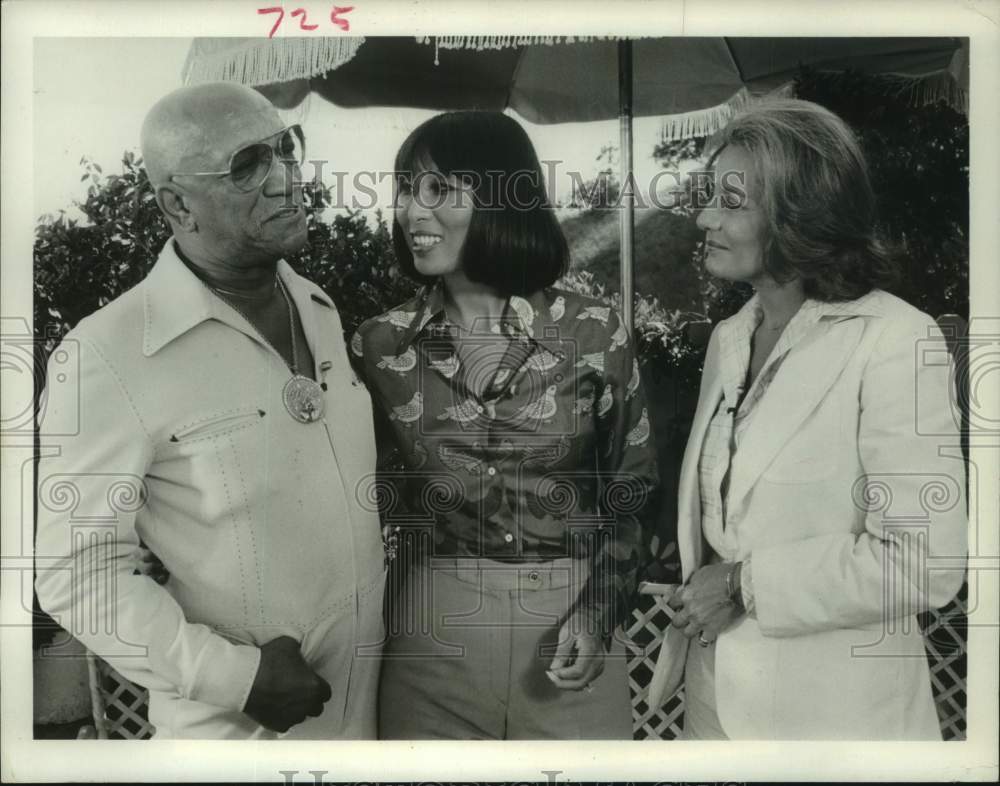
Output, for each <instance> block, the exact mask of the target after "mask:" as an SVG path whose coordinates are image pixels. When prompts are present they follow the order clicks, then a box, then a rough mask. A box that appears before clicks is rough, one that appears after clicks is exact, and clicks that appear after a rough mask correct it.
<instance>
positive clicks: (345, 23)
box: [257, 6, 354, 38]
mask: <svg viewBox="0 0 1000 786" xmlns="http://www.w3.org/2000/svg"><path fill="white" fill-rule="evenodd" d="M353 10H354V6H347V7H346V8H341V7H340V6H334V7H333V10H332V11H331V12H330V22H331V24H334V25H336V26H337V27H339V28H340V29H341V30H343V31H345V32H347V31H349V30H350V29H351V23H350V20H347V19H344V18H343V17H344V16H346V15H347V14H348V13H350V12H351V11H353ZM257 13H258V14H277V15H278V18H277V20H276V21H275V23H274V27H272V28H271V32H270V33H268V34H267V37H268V38H272V37H273V36H274V34H275V33H276V32H277V31H278V28H279V27H281V23H282V21H283V20H284V18H285V9H284V8H281V7H279V6H275V7H273V8H258V9H257ZM290 15H291V16H292V18H293V19H294V18H295V17H298V18H299V29H300V30H315V29H316V28H318V27H319V25H318V24H309V22H308V20H307V19H306V16H307V15H306V9H304V8H296V9H295V10H294V11H292V12H290Z"/></svg>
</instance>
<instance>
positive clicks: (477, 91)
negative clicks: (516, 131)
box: [183, 36, 968, 328]
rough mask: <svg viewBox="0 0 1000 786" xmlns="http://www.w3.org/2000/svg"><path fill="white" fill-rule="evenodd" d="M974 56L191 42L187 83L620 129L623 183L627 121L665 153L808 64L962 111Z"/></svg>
mask: <svg viewBox="0 0 1000 786" xmlns="http://www.w3.org/2000/svg"><path fill="white" fill-rule="evenodd" d="M967 46H968V44H967V39H964V40H963V39H958V38H723V37H717V38H710V37H670V38H639V39H621V40H617V39H613V38H593V37H576V38H574V37H552V36H549V37H539V36H453V37H442V38H412V37H400V38H396V37H378V38H371V37H370V38H367V39H365V38H358V37H353V38H352V37H336V38H322V37H315V38H272V39H267V38H259V39H258V38H251V39H246V38H243V39H240V38H196V39H194V41H193V43H192V46H191V50H190V52H189V55H188V59H187V61H186V63H185V66H184V72H183V79H184V81H185V82H186V83H188V84H197V83H200V82H208V81H237V82H241V83H243V84H247V85H251V86H253V87H256V88H257V89H259V90H260V91H261V92H262V93H264V94H265V95H267V96H268V98H270V99H271V100H272V101H273V102H274V103H275V104H276V105H277V106H279V107H281V108H284V109H289V108H292V107H294V106H297V105H298V104H299V103H300V102H301V101H302V100H303V99H304V98H305V97H306V96H307V95H308V94H309V93H310V92H315V93H317V94H319V95H320V96H322V97H323V98H325V99H326V100H329V101H332V102H333V103H335V104H337V105H339V106H343V107H365V106H406V107H416V108H425V109H438V110H442V111H443V110H450V109H490V110H497V111H502V110H505V109H513V110H514V111H515V112H517V113H518V114H519V115H521V116H522V117H524V118H525V119H526V120H529V121H531V122H533V123H565V122H582V121H591V120H609V119H612V118H616V117H617V118H619V135H620V144H621V148H620V149H621V182H622V183H627V182H629V181H630V179H631V173H632V119H633V117H636V116H640V117H651V116H655V117H662V118H663V125H662V137H663V139H664V140H676V139H683V138H687V137H694V136H704V135H706V134H710V133H713V132H714V131H717V130H718V129H720V128H721V127H722V126H724V125H725V124H726V122H727V121H728V120H729V119H730V118H731V117H732V116H733V114H734V113H735V112H736V111H737V110H738V109H739V108H740V107H741V106H743V105H745V104H746V103H747V102H748V101H749V100H750V99H751V96H752V95H753V94H757V93H762V92H769V91H771V90H774V89H775V88H778V87H781V86H782V85H784V84H786V83H788V82H789V81H790V80H791V79H792V78H793V77H794V74H795V72H796V71H797V70H798V69H799V67H800V66H803V65H805V66H810V67H813V68H816V69H818V70H828V71H841V70H846V69H852V70H856V71H860V72H864V73H869V74H879V75H882V76H883V77H884V83H885V87H886V91H887V92H892V93H895V94H902V95H905V96H906V97H908V98H909V100H910V101H911V102H912V103H914V104H924V103H931V102H935V101H939V100H944V101H947V102H948V103H950V104H951V105H952V106H954V107H956V108H958V109H960V110H961V111H965V109H966V103H967V86H968V49H967ZM622 207H623V209H622V211H621V212H620V222H619V227H620V238H621V294H622V304H623V311H624V317H625V319H626V322H627V324H628V327H629V328H631V327H632V309H631V307H630V305H631V303H632V300H633V283H632V281H633V278H632V274H633V271H632V258H633V240H632V233H633V226H634V205H633V201H632V198H631V194H630V193H629V192H628V191H626V192H625V194H624V195H623V205H622Z"/></svg>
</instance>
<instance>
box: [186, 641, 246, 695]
mask: <svg viewBox="0 0 1000 786" xmlns="http://www.w3.org/2000/svg"><path fill="white" fill-rule="evenodd" d="M259 667H260V649H259V648H258V647H254V646H253V645H250V644H233V643H232V642H230V641H227V640H226V639H224V638H222V637H221V636H219V635H217V634H216V635H213V636H212V637H211V638H210V639H209V640H208V642H207V643H206V645H205V647H204V649H203V650H202V652H201V655H200V657H199V658H198V663H197V664H196V667H195V678H194V682H193V684H192V685H191V691H190V696H188V697H187V698H190V699H193V700H195V701H201V702H205V703H206V704H213V705H215V706H217V707H225V708H226V709H231V710H238V711H239V712H242V711H243V708H244V707H245V706H246V703H247V699H249V698H250V690H251V689H252V688H253V682H254V679H255V678H256V677H257V669H258V668H259Z"/></svg>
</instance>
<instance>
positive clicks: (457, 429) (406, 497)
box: [351, 282, 658, 633]
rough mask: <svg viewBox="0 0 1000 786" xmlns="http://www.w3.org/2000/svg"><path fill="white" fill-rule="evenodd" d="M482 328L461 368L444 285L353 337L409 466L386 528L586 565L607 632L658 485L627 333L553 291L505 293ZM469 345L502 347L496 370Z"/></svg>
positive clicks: (622, 601)
mask: <svg viewBox="0 0 1000 786" xmlns="http://www.w3.org/2000/svg"><path fill="white" fill-rule="evenodd" d="M490 327H491V333H490V334H489V335H479V336H476V335H473V336H472V337H471V338H468V339H465V343H464V352H463V356H464V357H465V362H463V361H462V360H461V359H460V356H459V353H458V351H457V346H456V339H457V336H458V333H457V330H458V329H457V327H456V326H454V325H453V324H452V323H450V322H449V321H448V319H447V316H446V315H445V312H444V290H443V285H442V284H441V283H440V282H438V283H436V284H435V285H432V286H426V287H424V288H423V289H422V290H421V291H420V292H419V293H418V294H417V295H416V296H415V297H414V298H413V299H411V300H410V301H408V302H407V303H404V304H403V305H401V306H400V307H398V308H396V309H394V310H392V311H390V312H388V313H386V314H383V315H382V316H379V317H376V318H374V319H371V320H369V321H367V322H366V323H364V324H363V325H362V326H361V327H360V328H359V329H358V332H357V333H356V335H355V336H354V339H353V340H352V342H351V349H352V351H353V353H354V354H355V355H356V356H357V358H358V359H359V361H360V362H359V364H358V365H360V367H361V369H362V372H361V373H362V374H363V376H364V378H365V379H366V381H367V384H368V386H369V389H370V390H371V392H372V395H373V397H374V400H375V402H376V405H377V409H378V410H379V411H380V412H381V413H382V414H383V415H384V424H385V428H386V431H387V432H388V434H389V435H390V438H391V442H392V443H393V444H394V446H395V447H396V448H397V449H398V450H399V453H400V454H401V456H402V460H403V462H404V464H405V467H406V469H405V472H404V473H403V475H402V477H400V478H397V480H398V481H399V484H398V485H399V486H400V487H401V488H400V496H401V499H402V500H403V501H405V503H406V504H405V512H403V508H404V506H401V505H397V506H395V507H393V508H392V509H390V510H387V511H385V514H386V518H387V520H388V523H390V524H391V523H392V522H393V521H394V520H395V521H396V522H397V523H404V524H411V525H416V526H425V527H427V528H428V530H429V533H430V536H431V537H432V540H433V544H434V546H433V553H434V554H437V555H459V556H470V557H486V558H491V559H499V560H537V559H554V558H557V557H560V556H574V557H581V556H586V557H589V558H591V559H592V560H593V561H594V565H593V569H592V570H593V578H592V579H591V581H590V583H589V584H588V587H587V589H585V591H584V595H583V596H582V598H581V601H580V603H581V604H583V605H585V606H587V607H588V608H589V609H590V610H591V611H592V612H593V613H594V614H595V616H596V618H597V619H598V622H599V624H600V625H601V627H602V629H603V630H604V632H605V633H607V632H610V630H611V629H613V627H614V623H615V621H620V620H621V618H622V615H623V614H624V613H625V611H626V610H627V602H628V600H629V599H630V596H631V593H632V592H633V591H634V589H635V585H636V582H637V573H638V569H639V563H640V558H641V553H642V543H643V520H644V519H646V518H647V517H649V516H652V515H653V514H654V513H655V511H656V504H655V501H654V500H653V498H652V497H653V493H654V490H655V489H656V487H657V483H658V478H657V470H656V461H655V452H654V446H653V441H652V439H651V427H650V419H649V411H648V408H647V406H646V403H645V399H644V397H643V391H642V385H641V382H640V377H639V366H638V362H637V361H636V359H635V357H634V353H633V350H632V343H631V341H630V339H629V335H628V331H627V330H626V328H625V325H624V323H623V322H622V320H621V318H620V317H619V316H618V314H617V313H615V311H614V310H613V309H612V308H610V307H608V306H607V305H605V304H603V303H601V302H600V301H597V300H594V299H591V298H587V297H584V296H581V295H578V294H575V293H571V292H564V291H560V290H557V289H544V290H540V291H538V292H535V293H534V294H532V295H530V296H528V297H519V296H513V297H510V298H509V299H508V301H507V303H506V305H505V308H504V311H503V314H502V316H501V318H500V320H499V322H498V323H497V324H495V325H492V326H490ZM477 342H478V343H479V345H480V346H481V348H482V349H481V351H482V353H483V354H484V355H486V354H490V355H492V356H494V357H495V356H496V352H497V344H498V342H499V343H500V345H501V348H502V352H503V359H502V360H501V361H500V363H499V366H498V367H496V370H495V373H490V372H489V371H487V372H486V373H485V374H484V373H482V372H481V371H480V369H479V368H477V346H476V344H477ZM491 350H492V351H491ZM484 376H485V377H488V378H481V377H484ZM477 391H481V392H477Z"/></svg>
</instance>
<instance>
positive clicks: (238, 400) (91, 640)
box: [36, 241, 383, 738]
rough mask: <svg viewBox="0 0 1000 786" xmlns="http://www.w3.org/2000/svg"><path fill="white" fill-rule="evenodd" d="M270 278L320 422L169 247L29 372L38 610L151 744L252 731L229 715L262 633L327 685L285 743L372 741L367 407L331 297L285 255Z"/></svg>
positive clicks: (374, 640)
mask: <svg viewBox="0 0 1000 786" xmlns="http://www.w3.org/2000/svg"><path fill="white" fill-rule="evenodd" d="M278 273H279V275H280V276H281V279H282V281H283V282H284V283H285V284H286V285H287V288H288V291H289V294H290V295H291V297H292V299H293V301H294V303H295V306H296V308H297V310H298V313H299V315H300V317H301V320H302V326H303V329H304V332H305V335H306V338H307V340H308V343H309V347H310V349H311V351H312V354H313V357H314V359H315V366H316V370H317V374H320V375H322V376H323V378H324V380H325V382H326V385H327V390H326V393H325V396H326V416H325V418H323V419H322V420H321V421H318V422H314V423H309V424H303V423H300V422H297V421H296V420H294V419H293V418H292V417H291V416H290V415H289V413H288V412H287V411H286V409H285V406H284V403H283V399H282V389H283V387H284V385H285V383H286V382H287V380H288V379H289V378H290V376H291V374H290V372H289V370H288V367H287V366H286V365H285V363H284V362H283V361H282V359H281V358H280V356H279V355H278V354H277V353H276V352H275V351H274V350H272V349H270V348H269V347H267V346H266V345H265V344H264V343H263V341H262V340H261V338H260V337H259V335H258V334H257V333H256V331H255V330H254V329H253V328H252V326H251V325H250V324H249V323H248V322H247V321H246V320H245V319H244V318H243V317H242V316H240V314H239V313H237V312H236V311H235V310H233V309H232V308H231V307H230V306H228V305H227V304H226V303H224V302H223V301H222V300H220V299H219V298H218V297H217V296H215V295H214V294H213V293H212V292H211V291H210V290H209V289H208V288H207V287H206V286H205V285H204V284H203V283H201V282H200V281H199V280H198V279H197V278H196V277H195V276H194V275H193V274H192V273H191V272H190V271H189V270H188V269H187V268H186V267H185V266H184V264H183V263H182V262H181V261H180V259H179V258H178V257H177V255H176V253H175V251H174V248H173V242H172V241H168V242H167V244H166V246H165V247H164V249H163V251H162V253H161V255H160V258H159V260H158V261H157V263H156V265H155V266H154V268H153V270H152V271H151V272H150V274H149V276H148V277H147V278H146V279H145V280H144V281H143V282H142V283H140V284H139V285H138V286H136V287H135V288H134V289H132V290H131V291H129V292H127V293H125V294H124V295H122V296H121V297H120V298H118V299H117V300H115V301H113V302H112V303H109V304H108V305H107V306H105V307H104V308H102V309H100V310H99V311H98V312H96V313H95V314H93V315H91V316H90V317H88V318H87V319H85V320H83V321H82V322H81V323H80V324H79V325H78V326H77V327H76V328H75V329H74V330H72V331H71V332H70V333H69V335H68V336H67V337H66V338H65V339H64V340H63V342H62V344H61V345H60V346H59V347H58V348H57V350H56V352H61V353H67V354H66V355H61V356H60V361H61V362H60V363H59V364H58V366H59V369H60V371H58V372H56V371H55V364H50V370H51V373H52V376H51V378H49V379H48V384H47V390H46V396H45V399H44V402H43V410H42V413H41V425H40V446H41V458H40V461H39V468H38V496H37V506H38V508H37V509H38V517H37V518H38V532H37V540H36V555H37V582H36V587H37V592H38V597H39V600H40V602H41V604H42V607H43V608H44V609H45V610H46V611H47V612H48V613H50V614H51V615H53V616H54V617H55V619H56V620H57V621H58V622H59V623H60V624H61V625H62V626H63V627H65V628H66V629H68V630H69V631H70V632H71V633H72V634H73V635H74V636H76V637H77V638H78V639H80V640H81V641H82V642H83V643H84V644H85V645H86V646H87V647H89V648H90V649H91V650H93V651H94V652H95V653H97V655H99V656H101V657H102V658H105V659H106V660H108V661H109V662H110V663H111V664H112V665H113V666H114V668H115V669H117V670H118V671H119V672H121V673H122V674H124V675H125V676H126V677H128V678H129V679H131V680H133V681H135V682H137V683H139V684H141V685H144V686H146V687H148V688H149V690H150V693H151V695H150V720H151V721H152V722H153V724H154V725H155V726H156V727H157V731H158V736H167V737H170V736H184V737H266V736H270V733H269V732H266V730H264V729H262V728H261V727H259V726H258V725H257V724H255V723H254V722H253V721H252V720H250V718H249V717H247V716H246V715H244V714H243V713H242V709H243V707H244V705H245V703H246V700H247V697H248V695H249V692H250V689H251V686H252V684H253V680H254V676H255V674H256V671H257V666H258V663H259V659H260V651H259V650H258V649H257V646H259V645H261V644H264V643H266V642H267V641H270V640H271V639H274V638H276V637H278V636H281V635H288V636H292V637H293V638H295V639H296V640H298V641H299V642H301V649H302V653H303V656H304V657H305V659H306V661H307V662H308V663H309V664H310V665H311V666H312V667H313V668H314V669H315V670H316V671H317V672H318V673H319V674H320V675H321V676H323V677H324V678H325V679H326V680H327V681H328V682H329V683H330V685H331V687H332V689H333V698H332V699H331V701H330V702H328V703H327V705H326V707H325V711H324V714H323V716H322V717H320V718H317V719H311V720H309V721H308V722H307V723H304V724H302V725H300V726H298V727H295V728H294V729H293V730H292V732H291V733H292V734H293V735H301V736H304V737H314V738H315V737H322V738H332V737H340V736H348V737H371V736H374V733H375V725H374V724H375V692H376V687H377V675H378V653H379V646H380V641H381V639H382V633H383V630H382V622H381V608H382V592H383V549H382V540H381V532H380V527H379V519H378V514H377V511H376V509H375V505H374V504H372V502H371V498H372V496H373V495H371V494H370V486H371V484H372V473H374V470H375V447H374V438H373V425H372V414H371V402H370V398H369V396H368V393H367V392H366V390H365V388H364V387H363V386H362V385H361V384H360V383H359V382H358V381H357V380H356V378H355V377H354V375H353V373H352V371H351V368H350V365H349V362H348V359H347V354H346V351H345V346H344V341H343V334H342V330H341V323H340V319H339V316H338V314H337V311H336V309H335V308H334V305H333V303H332V302H331V301H330V299H329V298H328V297H327V296H326V295H325V294H324V293H323V291H322V290H320V289H319V288H318V287H316V286H315V285H313V284H312V283H310V282H308V281H306V280H305V279H303V278H301V277H300V276H298V275H296V274H295V273H294V272H293V271H292V269H291V268H290V267H289V266H288V265H287V264H286V263H285V262H280V263H279V267H278ZM67 358H68V362H69V365H70V366H71V367H73V366H75V369H74V370H72V371H71V372H70V373H65V372H64V371H63V370H62V369H64V368H65V367H66V366H67ZM321 369H326V370H325V372H324V371H321ZM140 539H141V540H142V541H144V542H145V543H146V544H147V545H148V547H149V548H150V549H152V551H153V552H155V553H156V555H157V556H158V557H159V558H160V559H161V560H162V562H163V563H164V565H165V566H166V568H167V569H168V570H169V572H170V579H169V581H168V583H167V584H166V585H165V586H159V585H157V584H156V583H155V582H154V581H153V580H152V579H150V578H148V577H146V576H142V575H137V574H136V573H134V567H135V560H134V556H135V553H136V548H137V546H138V544H139V541H140Z"/></svg>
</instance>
